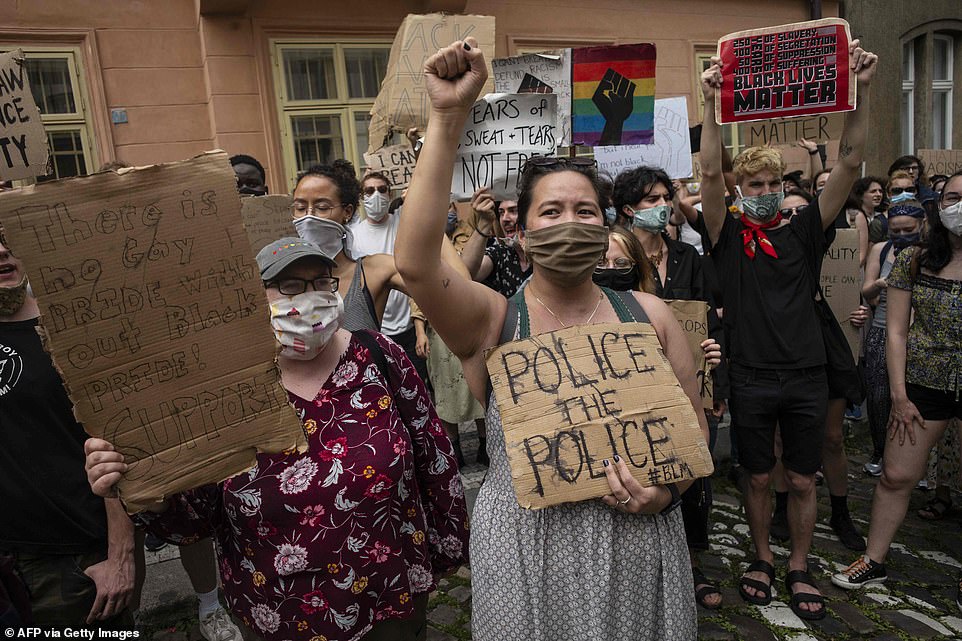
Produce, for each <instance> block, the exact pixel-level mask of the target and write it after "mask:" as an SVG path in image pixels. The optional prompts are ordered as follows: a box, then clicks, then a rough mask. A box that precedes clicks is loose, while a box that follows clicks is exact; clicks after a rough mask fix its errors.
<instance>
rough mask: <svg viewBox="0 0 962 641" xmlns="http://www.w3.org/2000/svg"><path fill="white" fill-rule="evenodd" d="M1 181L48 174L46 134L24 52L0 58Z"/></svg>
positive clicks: (4, 55)
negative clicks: (31, 88)
mask: <svg viewBox="0 0 962 641" xmlns="http://www.w3.org/2000/svg"><path fill="white" fill-rule="evenodd" d="M0 119H2V120H3V133H2V134H0V180H19V179H21V178H32V177H34V176H42V175H44V174H46V173H47V158H48V155H49V154H48V147H47V134H46V133H45V132H44V130H43V123H42V122H41V121H40V110H39V109H38V108H37V103H36V102H34V100H33V94H32V93H31V92H30V82H29V79H28V78H27V69H26V66H25V65H24V64H23V51H21V50H20V49H17V50H16V51H11V52H9V53H5V54H3V55H0Z"/></svg>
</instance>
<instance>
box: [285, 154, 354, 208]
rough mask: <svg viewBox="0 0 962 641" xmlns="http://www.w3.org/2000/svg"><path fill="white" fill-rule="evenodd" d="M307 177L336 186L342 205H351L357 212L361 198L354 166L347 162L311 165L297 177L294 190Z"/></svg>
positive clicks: (339, 161) (337, 161)
mask: <svg viewBox="0 0 962 641" xmlns="http://www.w3.org/2000/svg"><path fill="white" fill-rule="evenodd" d="M308 176H320V177H321V178H327V179H328V180H330V181H331V182H333V183H334V185H335V186H337V191H338V194H337V195H338V196H339V197H340V199H341V204H342V205H352V206H353V207H354V210H355V211H357V206H358V204H359V202H360V198H361V183H360V182H359V181H358V179H357V172H355V171H354V165H352V164H351V162H350V161H348V160H341V159H338V160H335V161H334V162H332V163H331V164H330V165H311V166H310V167H308V168H307V169H305V170H304V171H302V172H301V173H300V174H298V176H297V182H296V183H295V184H294V189H297V185H299V184H301V181H302V180H304V179H305V178H306V177H308Z"/></svg>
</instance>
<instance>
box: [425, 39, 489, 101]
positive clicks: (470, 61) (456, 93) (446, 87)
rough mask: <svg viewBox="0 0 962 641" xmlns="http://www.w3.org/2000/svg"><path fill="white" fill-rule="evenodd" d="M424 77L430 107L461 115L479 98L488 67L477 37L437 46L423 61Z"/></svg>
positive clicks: (486, 77)
mask: <svg viewBox="0 0 962 641" xmlns="http://www.w3.org/2000/svg"><path fill="white" fill-rule="evenodd" d="M424 76H425V82H426V85H427V90H428V96H429V97H430V98H431V108H432V109H433V110H435V111H437V112H451V113H453V114H458V115H460V113H461V112H464V111H467V110H468V109H469V108H470V107H471V105H473V104H474V102H475V101H476V100H477V99H478V95H479V94H480V93H481V88H482V87H483V86H484V83H485V82H486V81H487V79H488V68H487V67H486V66H485V64H484V54H482V53H481V50H480V49H478V42H477V40H475V39H474V38H467V39H466V40H464V41H463V42H462V41H460V40H458V41H457V42H455V43H452V44H450V45H448V46H447V47H445V48H444V49H438V52H437V53H436V54H434V55H433V56H431V57H430V58H428V59H427V62H425V63H424Z"/></svg>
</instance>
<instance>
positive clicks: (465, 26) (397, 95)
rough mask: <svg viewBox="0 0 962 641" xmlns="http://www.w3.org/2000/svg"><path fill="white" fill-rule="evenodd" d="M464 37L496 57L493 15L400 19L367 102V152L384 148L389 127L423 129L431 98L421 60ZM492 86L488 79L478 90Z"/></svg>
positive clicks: (431, 15) (491, 87) (488, 54)
mask: <svg viewBox="0 0 962 641" xmlns="http://www.w3.org/2000/svg"><path fill="white" fill-rule="evenodd" d="M468 36H472V37H473V38H475V39H476V40H477V41H478V47H480V49H481V51H482V52H483V53H484V55H485V57H486V59H487V60H490V59H491V58H492V57H494V17H493V16H462V15H447V14H442V13H431V14H427V15H415V14H409V15H408V16H407V17H405V18H404V22H402V23H401V27H400V28H399V29H398V32H397V35H396V36H395V37H394V44H392V45H391V53H390V55H389V57H388V62H387V71H386V72H385V74H384V80H383V81H382V82H381V90H380V91H379V92H378V94H377V99H375V101H374V106H373V107H371V122H370V125H369V126H368V140H369V145H368V152H373V151H377V150H378V149H380V148H381V147H383V146H384V143H385V141H386V139H387V137H388V135H389V134H390V133H391V131H392V130H393V131H401V132H404V131H407V130H408V129H410V128H411V127H417V128H418V129H422V130H423V129H424V128H425V126H426V125H427V122H428V114H429V113H430V106H431V101H430V100H429V99H428V94H427V90H426V89H425V87H424V63H425V62H426V61H427V59H428V58H430V57H431V56H433V55H434V54H435V53H436V52H437V50H438V49H441V48H443V47H447V46H448V45H449V44H451V43H452V42H455V41H457V40H464V39H465V38H467V37H468ZM493 89H494V83H493V82H492V81H491V80H490V79H489V80H488V82H487V83H486V84H485V86H484V88H483V89H482V91H484V92H490V91H492V90H493Z"/></svg>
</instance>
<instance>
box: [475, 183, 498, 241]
mask: <svg viewBox="0 0 962 641" xmlns="http://www.w3.org/2000/svg"><path fill="white" fill-rule="evenodd" d="M471 209H473V210H474V211H475V213H477V214H478V231H480V232H481V233H482V234H487V235H489V236H490V235H491V234H493V233H494V197H493V196H491V189H489V188H488V187H481V188H479V189H478V190H477V191H476V192H474V196H473V197H472V198H471Z"/></svg>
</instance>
